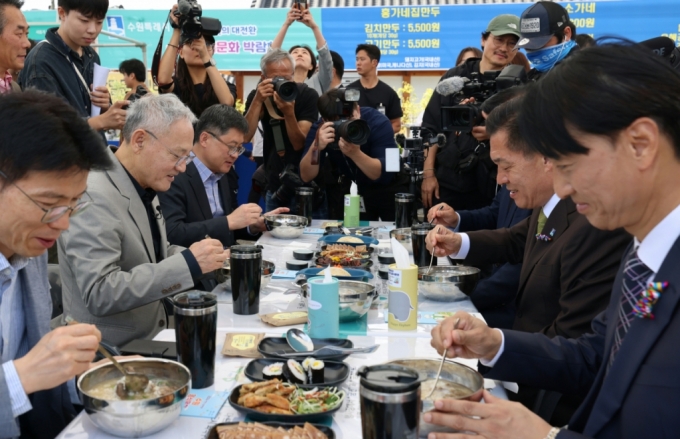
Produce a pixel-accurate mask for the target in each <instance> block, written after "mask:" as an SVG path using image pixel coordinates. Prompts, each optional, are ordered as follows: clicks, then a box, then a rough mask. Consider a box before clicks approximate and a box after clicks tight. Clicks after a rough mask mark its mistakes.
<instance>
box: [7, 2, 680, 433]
mask: <svg viewBox="0 0 680 439" xmlns="http://www.w3.org/2000/svg"><path fill="white" fill-rule="evenodd" d="M108 6H109V4H108V0H58V14H59V22H60V25H59V27H57V28H54V29H50V30H48V31H47V32H46V35H45V40H44V41H43V42H40V43H38V44H37V45H34V44H32V43H31V42H30V41H29V40H28V23H27V22H26V19H25V17H24V15H23V14H22V12H21V7H22V1H21V0H0V75H1V76H0V203H1V204H2V206H3V207H4V210H3V213H2V214H1V215H0V357H1V359H2V360H1V361H0V363H1V364H2V368H0V397H1V398H2V400H3V401H4V402H5V403H4V404H2V405H0V438H18V437H22V438H23V437H26V438H40V439H42V438H53V437H55V436H56V435H57V434H58V433H59V432H61V431H62V430H63V429H64V428H65V427H66V425H68V423H69V422H70V421H71V420H72V419H73V417H74V416H75V415H76V414H77V412H78V408H79V406H80V397H79V395H78V393H77V391H76V388H75V384H74V377H76V376H78V375H79V374H82V373H83V372H85V371H87V370H88V369H89V368H91V367H92V366H93V364H97V363H93V361H94V359H95V353H96V351H97V348H98V345H99V342H100V341H102V340H103V341H106V342H108V343H109V344H112V345H117V346H121V345H124V344H126V343H128V342H130V341H133V340H137V339H151V338H153V337H154V336H155V335H156V334H158V332H160V331H161V330H163V329H165V328H167V327H168V325H169V321H170V312H169V310H168V308H167V299H169V298H171V297H172V296H173V295H175V294H177V293H180V292H182V291H186V290H189V289H194V288H197V289H202V290H207V291H210V290H212V289H213V288H214V287H215V286H216V280H215V279H214V275H213V272H214V271H215V270H216V269H218V268H219V267H222V265H223V263H224V261H225V260H227V259H228V257H229V247H230V246H231V245H233V244H234V243H235V242H236V240H237V239H245V240H256V239H257V238H258V237H259V235H260V234H261V233H262V232H263V231H264V229H265V228H264V223H263V216H262V212H263V209H262V208H261V207H260V205H259V204H258V202H257V199H255V200H254V201H255V202H250V203H243V204H239V203H238V200H237V196H236V195H237V191H238V175H237V174H236V172H235V170H234V164H235V162H236V160H237V159H238V157H239V156H240V155H242V154H244V153H246V148H245V147H244V143H247V142H251V141H252V142H253V143H255V142H261V144H262V149H263V155H262V160H261V161H262V163H260V166H261V167H260V170H259V171H258V172H259V174H260V175H263V176H264V183H263V184H262V188H263V193H262V196H263V197H264V203H265V206H266V207H265V209H264V211H266V212H269V213H272V214H280V213H287V212H292V213H295V212H296V209H297V206H296V205H295V204H296V203H295V202H294V194H295V190H296V189H297V188H299V187H303V186H304V187H312V188H313V189H314V205H313V216H314V217H315V218H320V219H327V218H340V217H341V215H342V214H341V212H342V209H343V207H342V204H343V196H344V195H345V194H346V193H348V192H349V186H350V184H351V183H352V182H354V183H356V184H357V186H358V190H359V193H360V195H361V196H362V197H363V203H362V205H363V210H362V213H361V217H362V219H366V220H382V221H393V220H394V215H395V212H394V198H393V195H394V194H395V193H400V192H407V191H408V189H409V176H408V175H407V174H405V173H402V172H388V170H387V167H386V162H387V158H386V155H387V152H386V151H388V150H390V149H392V148H396V147H397V142H396V141H395V134H396V133H398V132H400V131H401V130H402V126H401V118H402V116H403V113H402V109H401V105H400V100H399V97H398V95H397V94H396V92H395V91H394V90H393V89H392V88H391V87H390V86H388V85H387V84H385V83H384V82H382V81H381V80H380V79H379V77H378V72H377V68H378V64H379V61H380V56H381V52H380V49H379V48H377V47H376V46H373V45H369V44H359V45H357V47H356V52H355V62H356V71H357V73H358V74H359V76H360V79H359V80H357V81H355V82H352V83H350V84H348V85H347V86H346V87H345V86H343V85H342V78H343V75H344V72H345V62H344V60H343V59H342V57H341V56H340V55H339V54H338V53H337V52H334V51H333V50H330V48H329V47H328V43H327V42H326V40H325V38H324V36H323V34H322V32H321V30H320V27H319V26H318V25H317V24H316V23H315V22H314V19H313V17H312V14H311V13H310V12H309V10H300V9H298V8H296V7H293V8H292V9H291V10H290V11H289V12H288V13H287V16H286V19H285V21H284V23H283V25H282V27H281V30H280V31H279V33H278V35H277V37H276V39H275V40H274V42H273V44H272V47H271V49H270V50H269V51H268V52H267V53H266V54H265V55H264V56H263V57H262V59H261V63H260V67H261V79H260V81H259V82H258V85H257V87H256V89H254V90H252V91H249V93H248V94H247V99H246V107H245V114H241V113H239V112H238V111H237V110H236V109H235V108H234V107H235V102H236V99H237V90H236V85H235V83H234V81H232V80H231V79H230V78H228V77H224V76H223V75H222V74H221V73H220V72H219V70H218V69H217V66H216V63H215V61H214V59H213V55H214V47H215V40H214V37H212V36H210V35H203V36H201V37H200V38H197V39H186V38H184V37H183V35H182V33H181V30H180V26H179V25H178V20H177V17H176V16H175V15H174V14H171V15H170V18H171V26H172V28H173V31H172V35H171V38H170V41H169V43H168V44H167V48H166V50H165V52H164V54H163V56H162V59H161V62H160V66H159V72H158V77H157V79H158V89H159V92H160V94H154V93H152V92H151V91H150V89H149V87H148V85H147V81H146V69H145V67H144V65H143V63H141V62H140V61H137V60H128V61H125V62H123V63H121V64H120V72H121V73H122V74H123V75H124V81H125V84H126V86H127V87H128V88H129V89H130V91H129V92H128V93H127V95H126V97H125V99H124V100H121V101H116V102H112V99H111V95H110V93H109V90H108V89H107V88H106V87H94V88H93V87H92V83H93V74H94V73H93V71H94V65H95V64H98V63H100V59H99V55H98V54H97V52H96V51H95V50H94V49H93V48H92V47H91V45H92V43H93V42H94V41H95V40H96V38H97V36H98V35H99V33H100V31H101V29H102V24H103V21H104V19H105V17H106V14H107V11H108ZM175 9H176V6H175V7H174V8H173V10H175ZM489 18H490V21H489V23H488V25H487V27H486V28H485V29H484V30H483V31H481V37H480V47H481V50H480V49H479V48H477V47H467V48H464V49H463V50H462V51H461V53H460V56H459V57H458V59H457V60H456V66H453V67H452V68H451V69H450V70H449V71H447V72H446V73H445V74H444V75H443V76H442V78H441V81H447V80H449V79H450V78H454V77H462V78H468V79H470V80H473V79H474V78H477V77H479V75H485V74H489V73H494V72H498V71H501V70H503V69H504V68H506V67H507V66H510V65H513V64H517V65H519V66H522V68H519V67H516V68H518V69H520V70H522V73H523V74H524V76H525V77H526V81H525V82H526V83H525V84H522V85H516V86H513V87H510V88H507V89H505V90H502V91H499V92H498V93H494V94H492V95H491V96H490V97H488V98H486V99H484V100H483V102H476V101H478V100H479V98H474V97H472V98H471V97H470V96H465V95H464V94H462V93H444V92H443V91H442V92H440V91H438V92H435V93H434V94H433V95H432V98H431V99H430V101H429V103H428V105H427V108H426V110H425V113H424V115H423V120H422V126H423V127H424V128H425V129H426V130H428V132H431V133H442V132H443V131H445V125H446V123H447V122H446V121H444V120H443V113H442V111H443V110H446V109H447V108H450V107H453V106H456V105H466V104H475V105H476V104H480V105H479V111H480V112H481V115H482V119H481V120H480V122H479V123H477V124H476V125H475V126H473V127H471V128H470V129H469V130H467V131H456V132H451V133H447V134H448V135H447V136H446V143H445V144H442V145H438V144H432V145H430V147H429V149H427V151H426V153H425V157H424V159H425V160H424V166H423V170H422V183H421V185H420V194H419V195H420V199H421V203H422V205H423V206H424V207H425V209H426V217H427V220H428V221H431V222H432V223H433V224H435V228H434V229H433V230H432V231H431V232H430V233H429V235H428V237H427V245H428V249H429V250H430V251H431V252H433V253H434V254H435V255H437V256H440V257H445V256H447V257H449V258H451V260H452V261H462V262H463V263H464V264H465V265H472V266H479V267H485V275H484V278H483V279H482V280H481V281H480V282H479V283H478V285H477V286H476V288H475V290H474V292H473V293H472V294H471V296H470V297H471V300H472V302H473V303H474V304H475V306H476V307H477V309H479V310H480V312H481V313H482V315H483V316H484V320H481V319H476V318H474V317H473V316H472V315H469V314H467V313H464V312H458V313H456V315H454V316H453V317H450V318H449V319H447V320H445V321H443V322H442V323H440V324H439V325H438V326H436V327H435V328H434V329H433V330H432V341H431V344H432V346H433V347H434V348H435V349H436V350H437V351H438V352H440V353H441V354H443V355H448V356H449V357H452V358H454V357H461V358H473V359H479V370H480V372H483V373H484V375H485V376H486V377H489V378H494V379H499V380H504V381H511V382H516V383H518V384H519V391H518V392H517V393H513V392H511V393H509V399H510V401H507V400H502V399H499V398H495V397H493V396H492V395H490V394H489V393H488V392H484V396H483V397H484V404H479V403H478V402H474V401H456V400H442V401H437V402H436V403H435V410H434V411H432V412H429V413H426V414H425V415H424V419H425V421H427V422H431V423H434V424H438V425H442V426H446V427H450V428H453V429H455V430H458V431H465V432H468V433H470V434H472V435H477V436H476V437H484V438H487V439H492V438H498V439H504V438H523V439H525V438H529V439H533V438H535V439H543V438H546V439H554V438H561V439H565V438H581V437H592V438H602V439H605V438H606V439H610V438H611V439H614V438H630V439H633V438H641V437H674V435H675V434H676V431H677V430H678V428H679V427H680V425H679V423H680V421H679V420H678V418H676V417H675V416H674V412H673V411H674V408H675V407H676V405H675V404H676V403H679V402H680V393H678V392H677V390H678V386H677V385H676V383H677V379H676V375H677V374H676V371H677V368H678V367H680V354H678V350H677V349H676V348H675V346H674V344H673V343H674V342H675V341H676V340H677V339H678V337H680V317H677V313H676V309H677V305H678V301H679V300H680V296H679V295H678V292H679V291H678V289H677V285H680V276H679V275H678V270H677V264H678V263H679V262H680V239H679V238H680V189H679V188H680V185H678V175H680V121H679V120H678V117H677V115H678V114H680V99H679V98H680V72H678V71H677V70H675V69H674V68H673V67H672V66H671V65H670V63H669V62H668V60H667V59H665V58H662V57H660V56H658V55H657V54H654V53H652V51H650V50H649V49H648V48H645V47H642V46H640V45H637V44H635V43H632V42H627V41H615V42H607V43H600V44H597V43H598V42H595V41H594V40H593V39H592V37H590V36H588V35H576V28H575V26H574V25H573V23H572V22H571V21H570V19H569V14H568V12H567V11H566V10H565V9H564V8H563V7H562V6H560V5H559V4H557V3H553V2H549V1H539V2H536V3H534V4H532V5H531V6H529V7H528V8H527V9H526V10H525V11H524V12H523V13H522V15H521V17H518V16H514V15H509V14H504V15H499V16H497V17H489ZM295 23H300V24H301V25H304V26H306V27H308V28H309V30H310V31H311V34H310V42H311V41H312V38H313V41H314V44H313V47H312V46H310V45H296V46H293V47H291V48H289V49H287V50H286V49H285V48H283V47H282V45H283V41H284V39H285V36H286V33H287V31H288V29H289V28H290V27H291V26H293V25H294V24H295ZM33 46H35V47H33ZM520 49H522V50H524V52H525V53H526V57H524V55H523V54H522V52H520V51H519V50H520ZM529 63H531V64H530V65H529ZM530 67H531V68H530ZM93 106H96V107H99V108H100V109H101V113H100V114H99V115H97V116H92V111H91V110H92V107H93ZM339 119H343V120H346V121H347V122H355V121H363V122H364V123H365V126H367V127H368V128H369V129H370V133H369V134H367V136H365V139H364V141H363V142H361V144H354V143H352V142H351V141H350V140H348V138H347V137H346V136H344V135H340V133H339V132H338V130H337V129H336V126H337V124H336V123H335V122H337V121H338V120H339ZM110 129H116V130H120V131H121V136H120V138H121V141H120V144H119V146H117V147H110V146H107V145H106V144H105V137H104V134H103V133H104V131H106V130H110ZM55 249H56V251H55ZM48 251H50V253H51V256H52V257H53V258H54V260H55V261H57V263H58V269H59V272H60V278H61V283H62V285H63V292H62V294H63V314H62V315H57V316H55V315H54V313H53V310H52V306H51V302H50V292H49V289H50V285H49V282H48V275H47V270H48V264H47V253H48ZM676 280H677V281H678V282H675V281H676ZM66 316H68V317H70V318H72V319H74V320H75V321H77V322H80V323H77V324H70V325H67V324H66V320H67V319H66ZM55 328H56V329H55ZM546 401H552V402H553V403H552V404H551V409H550V410H549V411H547V412H546V411H544V410H540V408H541V407H542V406H545V403H546ZM466 434H467V433H466ZM447 437H451V438H457V437H461V438H462V437H468V436H466V435H463V434H453V433H435V434H433V436H432V438H431V439H434V438H437V439H440V438H447ZM470 437H473V436H470Z"/></svg>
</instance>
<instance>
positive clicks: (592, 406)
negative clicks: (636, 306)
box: [488, 238, 680, 439]
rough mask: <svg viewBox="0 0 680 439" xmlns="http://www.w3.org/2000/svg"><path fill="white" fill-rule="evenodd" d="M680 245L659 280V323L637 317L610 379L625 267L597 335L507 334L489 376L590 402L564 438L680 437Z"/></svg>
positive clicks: (597, 323)
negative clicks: (578, 396) (661, 289)
mask: <svg viewBox="0 0 680 439" xmlns="http://www.w3.org/2000/svg"><path fill="white" fill-rule="evenodd" d="M679 264H680V238H679V239H677V240H676V241H675V244H674V245H673V247H672V248H671V251H670V252H669V253H668V255H667V256H666V259H665V260H664V262H663V264H662V265H661V268H660V270H659V272H658V273H657V274H656V276H655V278H654V281H655V282H660V281H667V282H669V286H668V288H667V289H666V290H665V291H664V292H663V293H662V294H661V297H660V298H659V301H658V302H657V304H656V305H655V306H654V316H655V317H654V319H642V318H634V319H633V323H632V324H631V326H630V328H629V330H628V333H627V334H626V337H625V339H624V341H623V344H622V345H621V349H620V350H619V352H618V353H617V354H616V361H615V362H614V364H612V367H611V369H610V370H609V373H608V374H607V373H606V368H607V367H606V364H607V362H608V358H609V352H610V351H611V348H612V345H613V340H614V333H615V331H616V322H617V313H618V309H619V306H620V302H621V294H622V279H623V267H624V264H623V263H622V264H621V267H620V269H619V272H618V274H617V276H616V281H615V282H614V286H613V288H612V294H611V301H610V303H609V306H608V307H607V309H606V311H604V312H603V313H601V314H600V315H599V316H598V317H597V318H596V319H595V320H594V321H593V333H592V334H586V335H583V336H581V337H579V338H577V339H574V340H567V339H564V338H562V337H556V338H554V339H552V340H550V339H548V338H546V337H543V336H541V335H540V334H523V333H518V332H515V331H503V332H504V334H505V350H504V353H503V355H501V357H500V358H499V360H498V362H497V363H496V365H495V366H494V368H493V369H492V370H491V372H490V373H489V374H488V376H490V377H493V378H497V379H504V380H510V381H517V382H531V383H532V385H536V386H539V387H544V388H547V389H551V390H556V391H559V392H563V393H578V394H582V395H587V396H586V398H585V401H584V402H583V404H582V405H581V407H580V408H579V410H578V411H577V412H576V414H575V415H574V417H573V418H572V419H571V421H570V422H569V430H563V431H562V432H561V433H559V435H558V436H557V437H558V438H559V439H577V438H583V437H591V438H598V439H638V438H676V437H677V436H678V431H680V417H679V416H678V414H677V410H678V407H679V406H680V375H679V374H678V370H680V349H678V343H680V312H679V311H680V310H679V309H678V305H679V304H680V288H679V287H678V286H679V285H680V271H678V265H679Z"/></svg>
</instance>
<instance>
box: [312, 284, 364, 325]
mask: <svg viewBox="0 0 680 439" xmlns="http://www.w3.org/2000/svg"><path fill="white" fill-rule="evenodd" d="M338 282H339V290H340V321H341V322H351V321H353V320H357V319H360V318H361V317H363V316H364V315H365V314H366V313H367V312H368V310H370V309H371V304H372V303H373V300H374V299H375V298H376V297H377V293H376V291H375V286H374V285H371V284H369V283H368V282H359V281H356V280H341V281H338ZM308 288H309V284H308V283H306V282H305V283H300V291H301V292H302V297H304V299H305V302H306V301H307V291H308Z"/></svg>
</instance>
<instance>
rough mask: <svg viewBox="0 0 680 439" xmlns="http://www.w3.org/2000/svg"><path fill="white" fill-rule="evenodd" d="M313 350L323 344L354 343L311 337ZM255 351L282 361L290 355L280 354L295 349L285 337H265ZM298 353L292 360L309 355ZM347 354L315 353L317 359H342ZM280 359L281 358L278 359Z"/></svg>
mask: <svg viewBox="0 0 680 439" xmlns="http://www.w3.org/2000/svg"><path fill="white" fill-rule="evenodd" d="M312 341H313V342H314V350H317V349H321V348H322V347H324V346H339V347H341V348H353V347H354V343H352V342H351V341H350V340H347V339H344V338H313V339H312ZM257 351H258V352H259V353H260V354H262V355H263V356H264V357H265V358H280V359H283V361H285V360H288V359H290V358H291V357H282V356H281V355H282V354H293V353H295V351H294V350H293V348H291V347H290V345H289V344H288V341H286V338H285V337H265V338H263V339H262V341H260V344H258V345H257ZM298 354H299V355H296V356H295V357H293V359H294V360H297V361H304V360H305V359H306V358H307V357H309V355H308V354H307V353H306V352H298ZM348 356H349V355H348V354H334V355H317V356H316V358H317V359H318V360H323V361H326V360H331V361H342V360H344V359H345V358H347V357H348ZM280 361H281V360H280Z"/></svg>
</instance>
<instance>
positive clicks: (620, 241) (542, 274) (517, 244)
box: [465, 199, 631, 338]
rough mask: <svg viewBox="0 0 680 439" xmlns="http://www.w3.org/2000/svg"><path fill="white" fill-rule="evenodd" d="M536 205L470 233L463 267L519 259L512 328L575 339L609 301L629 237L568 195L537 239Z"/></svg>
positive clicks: (511, 261) (537, 211) (585, 330)
mask: <svg viewBox="0 0 680 439" xmlns="http://www.w3.org/2000/svg"><path fill="white" fill-rule="evenodd" d="M539 213H540V209H535V210H534V212H533V213H532V215H531V217H529V218H527V219H525V220H524V221H522V222H520V223H519V224H517V225H515V226H513V227H511V228H509V229H500V230H492V231H479V232H471V233H469V237H470V252H469V254H468V257H467V258H466V260H465V263H466V264H467V265H472V266H475V265H479V264H484V263H501V262H510V263H522V270H521V274H520V279H519V289H518V291H517V298H516V300H515V305H516V309H517V312H516V318H515V324H514V325H513V329H516V330H520V331H525V332H543V333H544V334H546V335H548V336H550V337H554V336H555V335H562V336H564V337H568V338H575V337H578V336H579V335H581V334H583V333H586V332H589V331H590V324H591V321H592V320H593V319H594V318H595V316H597V314H598V313H600V312H601V311H602V310H604V309H605V308H606V306H607V303H609V296H610V291H611V284H612V282H614V277H615V276H616V271H617V269H618V266H619V262H620V260H621V256H622V255H623V252H624V250H625V249H626V247H627V246H628V244H629V243H630V241H631V236H630V235H629V234H627V233H626V232H625V231H623V230H616V231H602V230H598V229H596V228H595V227H593V226H591V225H590V223H588V221H587V220H586V218H585V217H584V216H583V215H580V214H579V213H578V212H577V211H576V205H575V204H574V203H573V201H571V199H566V200H561V201H560V202H559V203H557V205H556V206H555V208H554V210H553V211H552V213H551V215H550V218H548V220H547V222H546V224H545V226H544V229H543V234H544V235H551V234H552V236H551V238H550V241H544V240H539V239H537V238H536V236H535V235H536V228H537V224H538V215H539Z"/></svg>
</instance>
